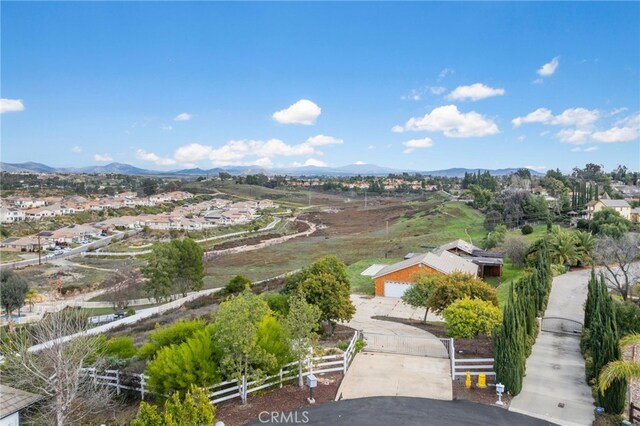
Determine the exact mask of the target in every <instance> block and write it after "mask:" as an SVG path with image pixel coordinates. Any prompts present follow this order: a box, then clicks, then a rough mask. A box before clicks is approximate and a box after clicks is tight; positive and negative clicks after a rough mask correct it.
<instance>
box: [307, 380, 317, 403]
mask: <svg viewBox="0 0 640 426" xmlns="http://www.w3.org/2000/svg"><path fill="white" fill-rule="evenodd" d="M307 386H309V398H307V401H309V404H315V403H316V400H315V399H313V388H315V387H316V386H318V379H316V376H315V375H313V374H309V375H308V376H307Z"/></svg>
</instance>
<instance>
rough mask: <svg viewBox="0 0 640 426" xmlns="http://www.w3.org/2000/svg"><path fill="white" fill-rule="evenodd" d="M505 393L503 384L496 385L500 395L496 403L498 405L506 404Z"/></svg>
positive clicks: (497, 392)
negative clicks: (503, 397) (503, 400)
mask: <svg viewBox="0 0 640 426" xmlns="http://www.w3.org/2000/svg"><path fill="white" fill-rule="evenodd" d="M503 393H504V385H503V384H502V383H498V384H496V394H497V395H498V400H497V401H496V405H504V402H502V394H503Z"/></svg>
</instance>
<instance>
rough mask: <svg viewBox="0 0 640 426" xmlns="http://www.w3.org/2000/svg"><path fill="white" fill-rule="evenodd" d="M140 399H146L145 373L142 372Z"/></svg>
mask: <svg viewBox="0 0 640 426" xmlns="http://www.w3.org/2000/svg"><path fill="white" fill-rule="evenodd" d="M140 399H142V400H143V401H144V373H142V374H140Z"/></svg>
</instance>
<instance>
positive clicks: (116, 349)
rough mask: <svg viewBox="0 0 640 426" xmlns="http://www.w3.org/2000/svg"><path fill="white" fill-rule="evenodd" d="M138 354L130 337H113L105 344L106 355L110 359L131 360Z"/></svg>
mask: <svg viewBox="0 0 640 426" xmlns="http://www.w3.org/2000/svg"><path fill="white" fill-rule="evenodd" d="M137 352H138V351H137V350H136V347H135V345H134V344H133V338H132V337H130V336H121V337H112V338H111V339H109V340H107V342H106V344H105V355H106V356H108V357H116V358H120V359H129V358H133V357H134V356H136V354H137Z"/></svg>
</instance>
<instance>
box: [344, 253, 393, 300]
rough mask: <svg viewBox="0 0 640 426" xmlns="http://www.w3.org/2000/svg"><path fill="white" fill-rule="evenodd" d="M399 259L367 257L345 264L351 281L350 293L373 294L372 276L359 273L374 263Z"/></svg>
mask: <svg viewBox="0 0 640 426" xmlns="http://www.w3.org/2000/svg"><path fill="white" fill-rule="evenodd" d="M401 260H402V259H395V258H393V259H391V258H389V259H385V258H367V259H362V260H359V261H357V262H355V263H352V264H351V265H349V266H347V274H348V276H349V281H350V282H351V293H355V294H366V295H369V296H373V294H374V290H375V288H374V282H373V278H372V277H363V276H362V275H360V273H361V272H362V271H364V270H365V269H367V268H368V267H369V266H371V265H373V264H374V263H379V264H384V265H390V264H392V263H395V262H399V261H401Z"/></svg>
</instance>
